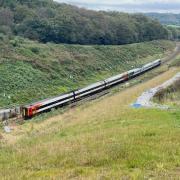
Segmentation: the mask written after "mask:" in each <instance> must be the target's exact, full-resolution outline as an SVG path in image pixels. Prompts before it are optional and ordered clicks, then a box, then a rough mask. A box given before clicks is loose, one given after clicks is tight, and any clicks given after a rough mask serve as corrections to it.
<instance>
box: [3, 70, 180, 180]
mask: <svg viewBox="0 0 180 180" xmlns="http://www.w3.org/2000/svg"><path fill="white" fill-rule="evenodd" d="M162 68H163V67H162ZM179 70H180V69H170V70H169V71H167V72H165V73H163V74H161V75H159V76H157V77H155V78H153V79H152V80H149V81H147V82H145V83H142V84H139V85H137V86H134V87H131V88H129V89H127V90H125V91H122V92H120V93H117V94H115V95H113V96H108V97H106V98H102V99H100V100H97V101H94V102H89V103H87V104H85V105H82V106H80V107H76V108H74V109H71V110H68V111H67V112H65V113H64V114H63V115H58V116H56V117H52V118H50V119H48V120H46V121H40V122H39V121H31V122H29V123H28V122H27V123H25V124H24V125H22V126H19V127H16V128H17V129H15V130H14V132H13V133H12V134H10V135H7V134H6V135H5V134H3V137H4V140H7V141H5V143H3V142H2V143H1V146H2V147H1V148H0V174H1V177H6V178H9V179H17V178H21V179H25V178H28V179H35V178H37V179H38V178H44V179H50V178H57V179H59V178H61V179H75V178H77V179H79V178H89V179H112V178H114V179H119V178H120V177H122V178H123V179H138V180H139V179H146V178H147V179H158V180H159V179H170V178H172V179H178V177H179V176H180V174H179V168H180V154H179V153H180V140H179V133H180V130H179V126H180V111H178V110H177V111H173V112H171V111H161V110H153V109H151V110H150V109H149V110H147V109H137V110H136V109H132V108H130V107H129V105H130V104H131V103H132V102H134V101H135V99H136V98H137V97H138V96H139V95H140V94H141V93H142V92H143V91H145V90H147V89H149V88H152V87H154V86H157V85H159V84H162V83H163V82H164V81H166V80H168V79H170V78H171V77H172V76H173V75H174V74H176V73H177V72H178V71H179ZM158 72H161V68H160V69H158V70H155V72H154V73H155V74H157V73H158ZM150 74H151V73H149V75H150ZM146 76H147V75H146ZM18 139H19V140H18ZM2 140H3V139H2Z"/></svg>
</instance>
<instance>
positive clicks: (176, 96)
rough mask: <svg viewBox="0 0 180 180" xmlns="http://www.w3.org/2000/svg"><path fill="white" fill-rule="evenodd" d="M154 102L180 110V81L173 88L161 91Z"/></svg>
mask: <svg viewBox="0 0 180 180" xmlns="http://www.w3.org/2000/svg"><path fill="white" fill-rule="evenodd" d="M154 100H155V102H157V103H161V104H166V105H169V106H173V107H174V106H175V107H176V106H178V107H179V108H180V80H178V81H176V82H175V83H174V84H173V85H172V86H170V87H168V88H166V89H162V90H161V91H159V92H158V93H157V94H156V95H155V97H154Z"/></svg>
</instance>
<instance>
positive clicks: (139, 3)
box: [55, 0, 180, 13]
mask: <svg viewBox="0 0 180 180" xmlns="http://www.w3.org/2000/svg"><path fill="white" fill-rule="evenodd" d="M55 1H57V2H64V3H69V4H72V5H76V6H79V7H85V8H88V9H94V10H111V11H112V10H117V11H126V12H172V13H180V0H146V1H145V0H121V1H119V0H111V1H110V0H101V1H99V0H55Z"/></svg>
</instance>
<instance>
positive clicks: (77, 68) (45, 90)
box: [0, 37, 175, 107]
mask: <svg viewBox="0 0 180 180" xmlns="http://www.w3.org/2000/svg"><path fill="white" fill-rule="evenodd" d="M174 47H175V43H174V42H171V41H152V42H146V43H139V44H131V45H123V46H96V45H94V46H81V45H66V44H61V45H56V44H51V43H47V44H41V43H38V42H33V41H29V40H26V39H22V38H18V37H16V38H14V39H13V40H11V41H8V40H4V42H1V43H0V84H1V86H0V107H2V106H9V105H15V104H22V103H29V102H32V101H35V100H40V99H44V98H47V97H50V96H54V95H58V94H59V93H64V92H67V91H71V90H73V89H76V88H79V87H82V86H84V85H87V84H89V83H92V82H96V81H99V80H102V79H104V78H106V77H109V76H112V75H115V74H117V73H121V72H124V71H127V70H129V69H132V68H134V67H138V66H140V65H142V64H145V63H147V62H149V61H152V60H154V59H156V58H160V57H162V56H164V54H165V53H166V52H167V51H171V50H173V49H174Z"/></svg>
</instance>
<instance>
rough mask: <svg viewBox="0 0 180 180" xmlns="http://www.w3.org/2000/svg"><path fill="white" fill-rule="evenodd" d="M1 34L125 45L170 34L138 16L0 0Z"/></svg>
mask: <svg viewBox="0 0 180 180" xmlns="http://www.w3.org/2000/svg"><path fill="white" fill-rule="evenodd" d="M0 17H1V18H0V35H1V36H2V35H4V34H5V35H8V36H12V35H18V36H23V37H26V38H29V39H32V40H38V41H40V42H44V43H46V42H55V43H68V44H105V45H107V44H108V45H109V44H112V45H113V44H128V43H134V42H142V41H150V40H156V39H168V38H169V31H168V30H167V28H165V27H164V26H162V25H161V24H160V23H159V22H158V21H156V20H152V19H150V18H148V17H146V16H144V15H141V14H133V15H132V14H126V13H118V12H102V11H100V12H97V11H92V10H86V9H82V8H78V7H75V6H71V5H67V4H60V3H56V2H54V1H53V0H0Z"/></svg>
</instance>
